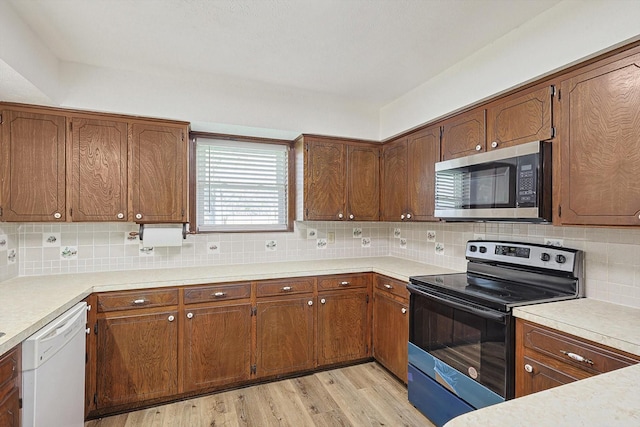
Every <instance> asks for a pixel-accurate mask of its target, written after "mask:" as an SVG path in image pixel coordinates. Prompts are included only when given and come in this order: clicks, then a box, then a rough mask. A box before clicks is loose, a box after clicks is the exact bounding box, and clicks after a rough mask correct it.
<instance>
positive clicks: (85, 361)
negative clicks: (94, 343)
mask: <svg viewBox="0 0 640 427" xmlns="http://www.w3.org/2000/svg"><path fill="white" fill-rule="evenodd" d="M87 363H89V353H85V354H84V364H85V365H86V364H87Z"/></svg>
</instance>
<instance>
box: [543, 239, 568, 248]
mask: <svg viewBox="0 0 640 427" xmlns="http://www.w3.org/2000/svg"><path fill="white" fill-rule="evenodd" d="M544 244H545V245H550V246H559V247H562V246H563V245H564V240H562V239H550V238H548V237H545V239H544Z"/></svg>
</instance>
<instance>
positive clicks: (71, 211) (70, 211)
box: [69, 208, 73, 217]
mask: <svg viewBox="0 0 640 427" xmlns="http://www.w3.org/2000/svg"><path fill="white" fill-rule="evenodd" d="M69 216H70V217H73V208H70V209H69Z"/></svg>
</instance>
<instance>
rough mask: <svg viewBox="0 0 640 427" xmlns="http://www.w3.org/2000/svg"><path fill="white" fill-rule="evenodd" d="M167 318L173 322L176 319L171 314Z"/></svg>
mask: <svg viewBox="0 0 640 427" xmlns="http://www.w3.org/2000/svg"><path fill="white" fill-rule="evenodd" d="M167 320H169V322H173V321H174V320H176V318H175V317H173V316H169V317H168V319H167Z"/></svg>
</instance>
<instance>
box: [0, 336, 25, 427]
mask: <svg viewBox="0 0 640 427" xmlns="http://www.w3.org/2000/svg"><path fill="white" fill-rule="evenodd" d="M21 366H22V359H21V347H20V346H18V347H15V348H14V349H13V350H10V351H9V352H7V353H5V354H4V355H0V426H2V427H5V426H6V427H20V406H21V405H20V387H21V386H22V375H21V372H20V371H21V369H20V367H21Z"/></svg>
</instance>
